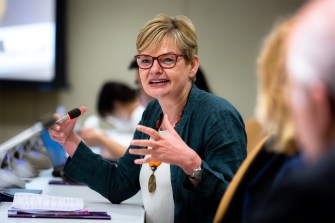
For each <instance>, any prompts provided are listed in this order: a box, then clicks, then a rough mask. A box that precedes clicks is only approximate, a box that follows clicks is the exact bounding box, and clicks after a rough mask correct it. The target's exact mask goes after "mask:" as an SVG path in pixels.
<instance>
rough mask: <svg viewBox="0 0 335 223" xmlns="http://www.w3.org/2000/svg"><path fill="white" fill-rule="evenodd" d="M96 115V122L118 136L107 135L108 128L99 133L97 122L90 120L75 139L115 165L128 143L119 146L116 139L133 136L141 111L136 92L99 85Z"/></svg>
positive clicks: (120, 85) (113, 83) (116, 84)
mask: <svg viewBox="0 0 335 223" xmlns="http://www.w3.org/2000/svg"><path fill="white" fill-rule="evenodd" d="M97 111H98V114H99V116H100V119H102V120H104V122H105V123H107V124H108V125H109V128H113V129H114V130H115V131H116V132H117V133H118V134H116V135H115V134H114V136H113V134H111V135H109V134H108V127H107V128H105V129H103V128H102V126H103V125H102V124H99V118H98V117H95V116H92V117H89V118H88V119H87V120H86V122H84V124H83V128H82V129H81V130H80V134H79V135H80V136H81V137H82V139H83V140H84V141H85V143H86V144H87V145H89V146H93V147H99V148H102V154H103V156H104V157H106V158H109V159H111V160H114V161H115V160H117V159H119V158H120V157H121V156H123V155H124V153H125V151H126V149H127V148H128V146H129V143H130V140H131V138H129V140H127V141H126V142H122V144H121V143H120V140H118V139H117V137H118V136H120V134H128V135H131V136H132V135H133V133H134V132H135V130H136V126H137V124H138V122H139V121H140V120H141V117H142V113H143V111H144V107H143V106H142V105H141V104H140V102H139V99H138V97H137V93H136V90H134V89H132V88H131V87H129V86H128V85H126V84H124V83H121V82H116V81H109V82H106V83H104V84H103V86H102V88H101V90H100V92H99V95H98V100H97ZM105 126H106V125H105ZM124 138H125V137H124Z"/></svg>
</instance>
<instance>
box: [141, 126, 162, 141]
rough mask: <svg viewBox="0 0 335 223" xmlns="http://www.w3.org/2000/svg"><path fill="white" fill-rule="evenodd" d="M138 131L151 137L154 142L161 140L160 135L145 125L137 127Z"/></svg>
mask: <svg viewBox="0 0 335 223" xmlns="http://www.w3.org/2000/svg"><path fill="white" fill-rule="evenodd" d="M136 129H137V130H138V131H140V132H143V133H145V134H147V135H149V136H150V137H151V138H152V139H154V140H159V139H160V138H161V137H160V134H159V133H158V132H157V131H156V130H155V129H153V128H149V127H146V126H143V125H137V127H136Z"/></svg>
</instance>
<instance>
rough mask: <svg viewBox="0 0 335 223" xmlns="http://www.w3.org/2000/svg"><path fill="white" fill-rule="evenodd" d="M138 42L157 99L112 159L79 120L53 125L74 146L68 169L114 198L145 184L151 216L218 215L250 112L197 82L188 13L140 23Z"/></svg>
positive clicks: (142, 71) (147, 87)
mask: <svg viewBox="0 0 335 223" xmlns="http://www.w3.org/2000/svg"><path fill="white" fill-rule="evenodd" d="M136 48H137V51H138V54H137V55H136V56H135V59H136V61H137V63H138V66H139V75H140V79H141V83H142V86H143V89H144V91H145V92H146V93H147V94H148V95H150V96H151V97H153V98H155V99H153V100H152V101H151V102H150V103H149V104H148V106H147V107H146V110H145V111H144V113H143V116H142V119H141V121H140V124H139V125H138V126H137V130H136V132H135V134H134V139H133V141H132V142H131V146H130V148H129V149H128V150H127V152H126V153H125V155H124V156H123V157H121V158H120V159H119V162H118V165H117V166H115V165H111V163H110V162H108V161H104V160H103V159H102V158H101V156H99V155H97V154H94V153H92V151H91V150H90V149H89V148H88V147H87V145H85V143H83V142H82V140H81V138H80V137H79V136H78V135H76V134H75V133H74V131H73V127H74V125H75V123H76V121H77V120H76V119H74V120H67V121H65V122H62V123H60V124H58V125H54V126H53V127H52V128H51V129H50V130H49V131H50V133H51V136H52V137H53V139H54V140H56V141H58V142H60V143H61V144H62V145H63V147H64V148H65V149H66V151H67V152H68V153H69V156H70V157H69V160H68V162H67V164H66V166H65V168H64V170H65V173H66V174H67V175H68V176H70V177H72V178H74V179H76V180H77V181H81V182H84V183H86V184H87V185H88V186H89V187H90V188H92V189H94V190H96V191H97V192H99V193H100V194H102V195H103V196H104V197H106V198H108V199H109V200H110V201H111V202H113V203H120V202H122V201H124V200H126V199H128V198H130V197H132V196H134V195H135V194H136V193H137V192H138V191H139V190H141V192H142V198H143V204H144V209H145V214H146V216H145V218H146V222H212V221H213V218H214V214H215V211H216V209H217V206H218V204H219V202H220V200H221V197H222V195H223V194H224V192H225V190H226V189H227V187H228V185H229V182H230V181H231V179H232V178H233V176H234V173H235V172H236V171H237V169H238V168H239V166H240V164H241V163H242V161H243V160H244V159H245V157H246V134H245V129H244V123H243V120H242V117H241V115H240V114H239V112H238V111H237V110H236V109H235V108H234V107H233V106H232V105H231V104H230V103H229V102H228V101H226V100H225V99H223V98H220V97H217V96H214V95H212V94H209V93H207V92H205V91H201V90H199V88H197V87H196V86H195V84H194V83H193V82H194V79H195V75H196V72H197V70H198V67H199V63H200V59H199V56H198V44H197V35H196V32H195V28H194V26H193V23H192V22H191V20H189V19H188V18H187V17H185V16H176V17H170V16H167V15H159V16H156V17H155V18H153V19H152V20H150V21H149V22H148V23H146V24H145V25H144V27H143V28H142V29H141V30H140V32H139V34H138V36H137V41H136ZM81 110H82V112H83V113H84V112H85V111H86V107H81Z"/></svg>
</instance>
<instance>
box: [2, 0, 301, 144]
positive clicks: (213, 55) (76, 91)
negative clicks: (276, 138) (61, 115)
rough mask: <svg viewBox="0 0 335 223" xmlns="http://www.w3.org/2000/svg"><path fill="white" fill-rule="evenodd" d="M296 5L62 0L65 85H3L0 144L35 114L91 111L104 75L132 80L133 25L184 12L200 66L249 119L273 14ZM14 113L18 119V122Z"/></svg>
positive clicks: (268, 0) (252, 0) (294, 0)
mask: <svg viewBox="0 0 335 223" xmlns="http://www.w3.org/2000/svg"><path fill="white" fill-rule="evenodd" d="M302 2H304V1H303V0H180V1H177V0H68V3H69V5H68V15H67V16H68V43H67V44H68V75H69V81H70V89H68V90H61V91H59V92H49V93H45V92H44V93H40V92H27V93H26V91H23V92H21V93H17V92H11V91H6V92H4V91H2V90H1V91H0V143H1V142H3V141H5V140H6V139H7V138H9V137H11V136H12V135H13V134H16V133H17V132H20V131H22V130H24V128H26V127H29V126H30V125H31V124H33V122H34V121H35V120H36V118H37V117H39V116H40V115H42V114H45V113H47V112H53V111H54V109H55V107H56V106H57V105H64V106H65V107H66V108H67V109H71V108H73V107H77V106H80V105H86V106H87V107H88V109H89V110H88V115H89V114H93V113H95V99H96V95H97V92H98V90H99V87H100V86H101V85H102V83H103V82H104V81H106V80H122V81H125V82H127V83H129V84H131V85H133V82H134V81H133V80H134V73H133V71H129V70H127V67H128V65H129V62H130V60H131V58H132V57H133V55H134V54H135V53H136V49H135V39H136V35H137V32H138V29H139V28H140V27H141V26H142V25H143V24H144V23H145V22H146V21H148V20H149V19H151V18H152V17H153V16H154V15H156V14H158V13H167V14H171V15H177V14H184V15H186V16H188V17H189V18H190V19H192V21H193V22H194V24H195V26H196V29H197V32H198V37H199V56H200V59H201V65H202V67H203V69H204V71H205V73H206V75H207V79H208V82H209V84H210V86H211V87H212V89H213V90H214V93H215V94H217V95H219V96H222V97H225V98H226V99H228V100H229V101H230V102H231V103H233V104H234V105H235V107H236V108H237V109H238V110H239V111H240V112H241V114H242V116H243V118H244V119H248V118H249V117H251V116H253V110H254V104H255V98H256V84H257V82H256V72H255V71H256V69H255V61H256V58H257V55H258V53H259V50H260V47H261V44H262V40H263V38H264V37H265V35H266V34H267V33H268V32H269V31H270V29H271V27H272V25H273V24H274V22H275V21H276V20H277V19H278V18H282V17H285V16H288V15H290V14H291V13H292V12H294V11H295V10H296V9H297V7H298V6H300V5H301V3H302ZM13 101H14V102H16V103H13ZM19 101H20V103H18V102H19ZM22 111H24V113H23V115H21V114H22ZM88 115H86V117H87V116H88ZM15 117H20V118H19V121H17V120H16V119H15Z"/></svg>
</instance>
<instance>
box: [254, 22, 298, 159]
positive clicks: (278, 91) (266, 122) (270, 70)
mask: <svg viewBox="0 0 335 223" xmlns="http://www.w3.org/2000/svg"><path fill="white" fill-rule="evenodd" d="M291 26H292V22H291V20H285V21H282V22H281V23H280V24H279V25H277V26H276V27H275V28H274V29H273V30H272V32H271V33H270V34H269V35H268V36H267V38H266V39H265V42H264V45H263V48H262V50H261V53H260V57H259V59H258V79H259V84H258V92H257V93H258V94H257V106H256V117H257V119H258V120H259V122H260V123H261V124H262V125H263V127H264V129H265V131H267V132H268V133H269V134H270V135H272V136H273V137H272V140H273V141H272V143H273V144H272V147H271V149H273V150H274V151H277V152H283V153H288V154H292V153H294V152H296V146H295V142H294V129H293V123H292V121H291V119H290V117H289V112H288V108H287V105H286V102H285V85H286V83H287V77H286V73H285V64H284V62H285V55H286V46H285V45H286V39H287V36H288V33H289V31H290V28H291Z"/></svg>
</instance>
